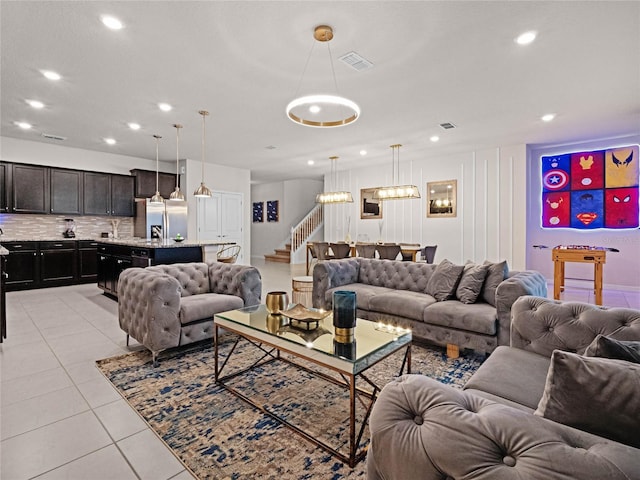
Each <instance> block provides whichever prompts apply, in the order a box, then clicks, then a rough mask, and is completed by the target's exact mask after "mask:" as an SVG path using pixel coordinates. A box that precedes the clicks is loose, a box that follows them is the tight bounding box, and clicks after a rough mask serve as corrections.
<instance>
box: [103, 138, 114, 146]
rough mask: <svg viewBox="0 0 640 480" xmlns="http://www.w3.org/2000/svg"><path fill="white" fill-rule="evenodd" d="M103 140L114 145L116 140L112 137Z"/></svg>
mask: <svg viewBox="0 0 640 480" xmlns="http://www.w3.org/2000/svg"><path fill="white" fill-rule="evenodd" d="M104 142H105V143H108V144H109V145H115V144H116V141H115V139H114V138H105V139H104Z"/></svg>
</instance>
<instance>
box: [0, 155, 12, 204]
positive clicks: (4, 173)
mask: <svg viewBox="0 0 640 480" xmlns="http://www.w3.org/2000/svg"><path fill="white" fill-rule="evenodd" d="M11 190H12V189H11V164H10V163H5V162H0V212H5V213H7V212H10V211H11V200H12V199H11Z"/></svg>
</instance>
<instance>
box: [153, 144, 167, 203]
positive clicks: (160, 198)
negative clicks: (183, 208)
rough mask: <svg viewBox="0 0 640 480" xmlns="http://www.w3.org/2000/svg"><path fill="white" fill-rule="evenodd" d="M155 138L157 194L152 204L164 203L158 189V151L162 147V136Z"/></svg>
mask: <svg viewBox="0 0 640 480" xmlns="http://www.w3.org/2000/svg"><path fill="white" fill-rule="evenodd" d="M153 138H155V139H156V194H155V195H154V196H153V197H151V201H150V203H164V198H162V195H160V190H159V187H158V183H159V182H158V162H159V160H158V151H159V146H160V139H161V138H162V137H161V136H160V135H154V136H153Z"/></svg>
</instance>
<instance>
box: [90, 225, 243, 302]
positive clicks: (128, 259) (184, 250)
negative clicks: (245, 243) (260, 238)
mask: <svg viewBox="0 0 640 480" xmlns="http://www.w3.org/2000/svg"><path fill="white" fill-rule="evenodd" d="M232 243H233V242H214V241H211V242H206V241H205V242H193V241H188V240H184V241H182V242H176V241H175V240H170V239H169V240H164V239H163V240H160V239H158V240H155V239H154V240H149V239H145V238H136V237H134V238H123V239H100V240H99V241H98V287H99V288H101V289H102V290H103V291H104V293H106V294H107V295H110V296H112V297H115V298H117V296H118V277H119V276H120V273H121V272H122V271H123V270H125V269H126V268H130V267H148V266H150V265H162V264H170V263H187V262H202V261H204V260H209V261H211V260H210V259H209V258H207V255H206V251H207V250H208V249H209V248H213V249H215V250H217V249H218V248H219V247H220V246H222V245H229V244H232Z"/></svg>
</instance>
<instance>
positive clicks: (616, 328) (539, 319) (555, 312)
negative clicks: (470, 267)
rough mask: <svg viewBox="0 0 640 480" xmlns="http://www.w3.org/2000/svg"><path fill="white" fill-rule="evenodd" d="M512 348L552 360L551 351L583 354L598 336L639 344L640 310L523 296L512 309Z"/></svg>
mask: <svg viewBox="0 0 640 480" xmlns="http://www.w3.org/2000/svg"><path fill="white" fill-rule="evenodd" d="M511 311H512V320H511V346H512V347H516V348H520V349H522V350H527V351H529V352H534V353H537V354H539V355H544V356H547V357H551V354H552V353H553V351H554V350H565V351H568V352H576V353H579V354H583V353H584V350H585V349H586V348H587V346H589V344H590V343H591V342H592V341H593V339H594V338H596V336H597V335H598V334H602V335H607V336H610V337H612V338H615V339H618V340H632V341H638V340H640V310H635V309H632V308H610V307H600V306H597V305H591V304H589V303H582V302H563V301H559V300H551V299H548V298H541V297H534V296H524V297H521V298H519V299H518V300H517V301H516V302H515V303H514V304H513V308H512V310H511Z"/></svg>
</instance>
